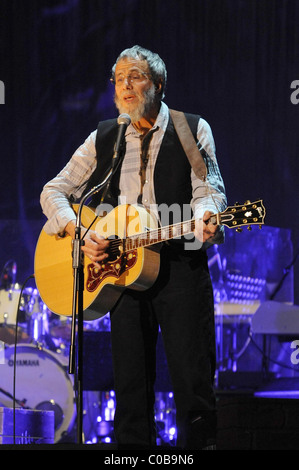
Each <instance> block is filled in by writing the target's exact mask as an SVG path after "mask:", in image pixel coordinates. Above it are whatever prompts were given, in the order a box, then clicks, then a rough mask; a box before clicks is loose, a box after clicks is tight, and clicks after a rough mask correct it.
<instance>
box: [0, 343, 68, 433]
mask: <svg viewBox="0 0 299 470" xmlns="http://www.w3.org/2000/svg"><path fill="white" fill-rule="evenodd" d="M2 353H4V354H3V356H4V357H3V358H2V360H1V365H0V372H1V373H0V403H1V404H2V406H5V407H9V408H12V407H13V401H12V397H13V376H14V367H13V365H14V347H12V346H10V347H7V348H4V350H3V351H2ZM63 360H64V358H63V357H61V356H59V354H56V353H52V352H51V351H46V350H44V349H39V348H37V347H36V346H33V345H27V344H18V345H17V347H16V385H15V395H16V396H15V400H16V406H17V407H20V406H22V407H24V408H27V409H32V410H47V411H49V410H50V411H54V416H55V436H54V442H59V441H60V440H62V439H63V438H64V439H66V436H67V435H68V434H69V432H70V431H71V429H72V427H73V424H74V420H75V415H76V412H75V394H74V390H73V383H72V380H71V378H70V376H69V375H68V373H67V365H66V364H63V362H62V361H63Z"/></svg>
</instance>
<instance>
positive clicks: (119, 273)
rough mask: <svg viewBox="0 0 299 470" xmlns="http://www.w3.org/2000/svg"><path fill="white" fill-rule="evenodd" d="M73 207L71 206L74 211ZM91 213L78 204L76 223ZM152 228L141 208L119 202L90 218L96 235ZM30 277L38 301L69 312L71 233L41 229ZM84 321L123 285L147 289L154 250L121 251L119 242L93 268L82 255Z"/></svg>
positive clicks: (102, 311) (155, 267)
mask: <svg viewBox="0 0 299 470" xmlns="http://www.w3.org/2000/svg"><path fill="white" fill-rule="evenodd" d="M77 209H78V206H74V210H75V211H76V210H77ZM94 218H95V214H94V212H93V211H92V210H91V209H90V208H88V207H86V206H84V207H83V209H82V216H81V221H82V225H84V226H85V227H88V226H89V225H90V224H91V223H92V221H93V220H94ZM156 228H157V221H156V219H155V217H153V216H152V215H151V214H150V213H149V212H148V211H146V210H145V209H144V208H142V207H139V206H134V205H127V204H124V205H121V206H118V207H116V208H115V209H113V210H112V211H111V212H109V213H108V214H107V215H106V216H105V217H103V218H96V220H95V222H94V223H93V224H92V226H91V230H95V231H96V232H97V234H98V235H100V236H102V237H104V238H109V239H111V245H113V243H114V242H113V240H117V239H124V238H126V237H131V236H134V235H137V234H139V233H142V232H144V231H145V230H152V229H156ZM34 264H35V266H34V267H35V280H36V286H37V289H38V291H39V294H40V296H41V299H42V300H43V302H44V303H45V304H46V305H47V307H48V308H49V310H50V311H52V312H53V313H56V314H58V315H65V316H71V315H72V301H73V267H72V243H71V237H70V236H65V237H63V238H61V237H58V236H57V235H48V234H47V233H46V232H45V231H44V230H42V232H41V234H40V236H39V239H38V242H37V246H36V251H35V260H34ZM83 264H84V292H83V310H84V320H95V319H97V318H100V317H102V316H104V315H106V314H107V313H108V312H109V311H110V310H111V308H112V307H113V306H114V305H115V303H116V302H117V300H118V299H119V297H120V295H121V294H122V292H123V291H124V289H126V288H131V289H135V290H145V289H148V288H149V287H150V286H151V285H152V284H153V283H154V282H155V280H156V278H157V276H158V273H159V269H160V255H159V252H158V251H157V250H155V249H153V248H143V247H139V248H136V249H132V250H131V251H128V252H125V253H122V251H121V249H120V248H119V245H118V246H117V247H116V248H115V250H114V252H112V253H111V256H109V258H108V261H107V260H105V262H104V263H103V264H102V265H101V268H99V267H97V266H95V265H94V264H93V263H92V262H91V261H90V260H89V258H88V257H87V256H84V263H83Z"/></svg>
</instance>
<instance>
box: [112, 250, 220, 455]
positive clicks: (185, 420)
mask: <svg viewBox="0 0 299 470" xmlns="http://www.w3.org/2000/svg"><path fill="white" fill-rule="evenodd" d="M159 326H160V329H161V334H162V338H163V343H164V348H165V354H166V358H167V364H168V369H169V374H170V377H171V381H172V386H173V393H174V400H175V406H176V420H177V430H178V438H177V446H178V447H180V448H183V449H200V448H202V447H205V446H206V445H208V444H210V443H215V434H216V411H215V396H214V391H213V380H214V373H215V330H214V306H213V290H212V284H211V279H210V275H209V271H208V266H207V255H206V253H205V252H202V251H197V252H190V251H189V252H186V251H184V250H182V248H181V245H179V244H176V243H175V242H172V243H171V244H169V245H167V244H165V245H164V246H163V248H162V250H161V269H160V273H159V276H158V278H157V280H156V282H155V284H154V285H153V286H152V287H151V288H150V289H148V290H146V291H143V292H137V291H133V290H129V289H128V290H126V291H125V293H124V294H123V296H122V297H121V299H120V301H119V303H118V304H117V306H116V307H115V309H114V311H113V312H111V339H112V358H113V367H114V383H115V393H116V412H115V420H114V432H115V437H116V440H117V443H118V445H119V447H120V448H121V447H127V448H129V447H130V448H133V449H134V448H139V447H151V446H155V445H156V434H155V422H154V404H155V393H154V383H155V370H156V341H157V335H158V329H159Z"/></svg>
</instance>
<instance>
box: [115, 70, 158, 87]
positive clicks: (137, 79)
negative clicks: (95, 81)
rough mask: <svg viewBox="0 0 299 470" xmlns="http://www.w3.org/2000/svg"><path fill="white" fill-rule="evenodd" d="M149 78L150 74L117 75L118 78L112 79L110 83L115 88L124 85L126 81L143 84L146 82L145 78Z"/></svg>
mask: <svg viewBox="0 0 299 470" xmlns="http://www.w3.org/2000/svg"><path fill="white" fill-rule="evenodd" d="M146 76H147V77H148V78H149V79H150V74H149V73H147V72H132V73H130V74H129V75H127V76H125V75H121V74H120V75H117V77H116V78H115V77H111V78H110V81H111V83H113V85H115V86H121V85H123V83H124V81H125V80H127V81H128V83H141V82H142V81H143V80H144V77H146Z"/></svg>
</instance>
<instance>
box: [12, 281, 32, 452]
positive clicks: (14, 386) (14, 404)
mask: <svg viewBox="0 0 299 470" xmlns="http://www.w3.org/2000/svg"><path fill="white" fill-rule="evenodd" d="M34 277H35V276H34V274H31V276H29V277H27V279H26V280H25V282H24V284H23V285H22V287H21V291H20V296H19V301H18V307H17V315H16V328H15V343H14V364H13V394H12V395H13V443H14V444H15V443H16V363H17V361H16V358H17V342H18V316H19V311H20V306H21V301H22V295H23V290H24V289H25V286H26V284H27V282H28V281H29V280H30V279H34Z"/></svg>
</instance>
